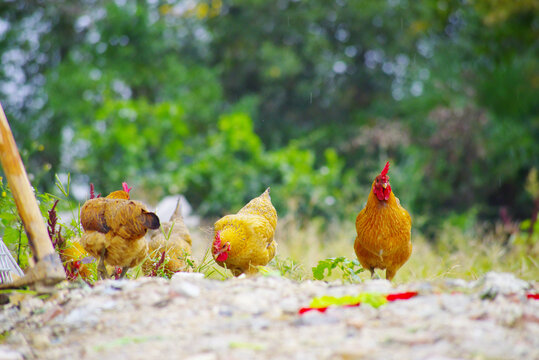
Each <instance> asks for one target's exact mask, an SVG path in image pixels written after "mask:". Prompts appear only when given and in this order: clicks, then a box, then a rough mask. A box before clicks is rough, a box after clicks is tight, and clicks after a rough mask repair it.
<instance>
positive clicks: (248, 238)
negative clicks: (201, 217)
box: [212, 188, 277, 276]
mask: <svg viewBox="0 0 539 360" xmlns="http://www.w3.org/2000/svg"><path fill="white" fill-rule="evenodd" d="M269 191H270V189H269V188H268V189H267V190H266V191H265V192H264V193H263V194H262V195H260V196H259V197H257V198H254V199H253V200H251V201H250V202H249V203H248V204H247V205H245V206H244V207H243V208H241V210H240V211H238V213H237V214H234V215H227V216H225V217H223V218H221V219H220V220H218V221H217V222H216V223H215V238H214V240H213V245H212V253H213V257H214V259H215V261H216V262H217V263H218V264H219V265H221V266H223V267H225V266H226V268H228V269H230V270H231V271H232V273H233V274H234V276H239V275H241V274H242V273H246V274H254V273H256V272H257V271H258V269H257V266H259V265H266V264H267V263H268V262H270V260H271V259H272V258H273V256H275V248H276V246H277V243H276V242H275V240H273V235H274V234H275V226H276V225H277V212H276V211H275V208H274V207H273V205H272V203H271V198H270V194H269Z"/></svg>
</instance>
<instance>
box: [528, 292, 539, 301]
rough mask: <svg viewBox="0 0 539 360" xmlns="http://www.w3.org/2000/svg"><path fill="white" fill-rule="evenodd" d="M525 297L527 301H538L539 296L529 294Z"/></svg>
mask: <svg viewBox="0 0 539 360" xmlns="http://www.w3.org/2000/svg"><path fill="white" fill-rule="evenodd" d="M526 297H527V298H528V299H534V300H539V294H532V293H529V294H526Z"/></svg>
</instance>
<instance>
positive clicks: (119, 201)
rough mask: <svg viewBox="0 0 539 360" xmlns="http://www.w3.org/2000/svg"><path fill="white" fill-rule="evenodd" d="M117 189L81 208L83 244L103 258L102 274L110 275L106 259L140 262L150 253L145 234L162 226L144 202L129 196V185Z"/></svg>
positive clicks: (121, 263) (124, 264) (124, 268)
mask: <svg viewBox="0 0 539 360" xmlns="http://www.w3.org/2000/svg"><path fill="white" fill-rule="evenodd" d="M123 186H124V190H119V191H115V192H113V193H111V194H109V195H108V196H107V197H105V198H96V199H90V200H88V201H86V203H84V205H83V206H82V208H81V223H82V227H83V228H84V233H83V235H82V237H81V240H80V242H81V245H82V246H83V247H84V249H85V250H86V251H87V252H88V253H89V254H90V255H92V256H94V257H95V258H99V259H100V261H99V265H98V268H97V270H98V275H99V277H100V278H101V279H104V278H106V277H108V274H107V270H106V268H105V262H106V263H107V264H109V265H112V266H120V267H122V274H121V275H120V277H123V276H125V273H126V271H127V269H128V268H130V267H133V266H136V265H137V264H139V263H140V262H142V260H144V258H145V257H146V255H147V253H148V244H147V243H146V240H145V238H144V235H146V232H147V231H148V229H158V228H159V225H160V224H159V218H158V217H157V215H155V214H154V213H152V212H149V211H148V210H146V207H145V205H144V204H142V203H141V202H139V201H134V200H130V199H129V190H130V189H129V188H128V187H127V184H126V183H124V184H123Z"/></svg>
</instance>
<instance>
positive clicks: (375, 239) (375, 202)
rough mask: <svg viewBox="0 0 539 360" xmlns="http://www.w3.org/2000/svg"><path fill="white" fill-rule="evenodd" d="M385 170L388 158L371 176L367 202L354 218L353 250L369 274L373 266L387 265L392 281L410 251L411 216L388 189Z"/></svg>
mask: <svg viewBox="0 0 539 360" xmlns="http://www.w3.org/2000/svg"><path fill="white" fill-rule="evenodd" d="M388 170H389V161H388V162H387V163H386V166H385V167H384V169H383V170H382V172H381V173H380V175H378V176H377V177H376V178H375V179H374V182H373V183H372V191H371V193H370V194H369V198H368V200H367V205H365V208H364V209H363V210H361V212H360V213H359V214H358V216H357V218H356V230H357V237H356V241H355V243H354V250H355V251H356V255H357V258H358V260H359V262H360V263H361V265H362V266H363V268H365V269H368V270H369V271H370V272H371V276H374V269H375V268H379V269H382V270H383V269H386V279H388V280H390V281H391V279H393V277H394V276H395V274H396V272H397V270H399V268H400V267H401V266H402V265H403V264H404V263H405V262H406V260H408V258H409V257H410V255H411V254H412V242H411V240H410V238H411V229H412V219H411V218H410V214H408V211H406V210H405V209H404V208H403V207H402V206H401V204H400V201H399V199H398V198H397V197H396V196H395V195H393V192H392V191H391V186H390V185H389V176H388V175H387V172H388Z"/></svg>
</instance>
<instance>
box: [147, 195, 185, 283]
mask: <svg viewBox="0 0 539 360" xmlns="http://www.w3.org/2000/svg"><path fill="white" fill-rule="evenodd" d="M146 238H147V239H148V246H149V248H150V251H149V255H150V256H149V259H148V260H146V261H145V262H144V265H143V267H142V268H143V271H144V274H146V275H155V271H156V269H155V265H156V264H159V263H162V266H163V270H164V272H165V274H167V275H168V276H170V275H172V274H173V273H175V272H178V271H189V270H190V269H191V267H190V266H189V264H188V263H187V262H186V258H187V257H189V256H190V255H191V245H192V241H191V235H190V234H189V230H188V229H187V226H185V222H184V221H183V216H182V213H181V205H180V200H178V203H177V205H176V209H175V210H174V213H172V215H171V216H170V220H169V221H167V222H163V223H161V228H160V229H157V230H149V231H148V234H147V236H146ZM163 252H164V254H165V255H164V256H163Z"/></svg>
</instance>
